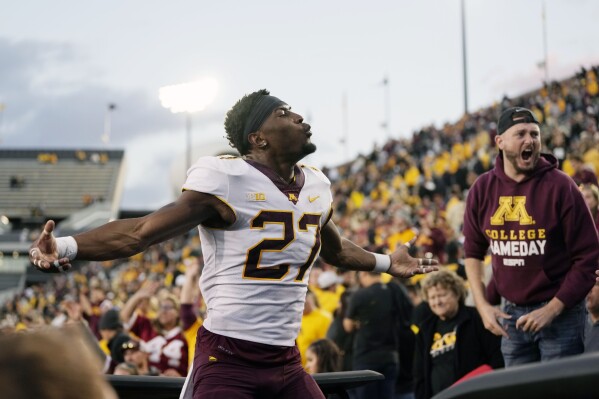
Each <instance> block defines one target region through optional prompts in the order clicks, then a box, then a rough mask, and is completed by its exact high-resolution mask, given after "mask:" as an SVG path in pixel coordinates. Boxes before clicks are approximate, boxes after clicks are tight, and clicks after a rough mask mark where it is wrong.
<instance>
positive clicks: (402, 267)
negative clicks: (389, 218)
mask: <svg viewBox="0 0 599 399" xmlns="http://www.w3.org/2000/svg"><path fill="white" fill-rule="evenodd" d="M415 241H416V238H413V239H412V240H410V242H408V243H406V244H404V245H401V246H400V247H399V248H398V249H397V250H395V252H393V253H392V254H391V267H390V268H389V271H388V273H389V274H391V275H392V276H395V277H401V278H410V277H412V276H414V275H416V274H426V273H430V272H434V271H437V270H439V268H438V267H437V265H438V264H439V261H437V260H436V259H432V258H412V257H411V256H410V254H409V253H408V250H409V248H410V246H412V244H413V243H414V242H415Z"/></svg>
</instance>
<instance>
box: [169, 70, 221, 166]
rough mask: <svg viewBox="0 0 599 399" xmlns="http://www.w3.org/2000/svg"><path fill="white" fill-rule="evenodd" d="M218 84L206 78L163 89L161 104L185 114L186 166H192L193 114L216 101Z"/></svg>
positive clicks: (173, 111) (175, 111) (175, 112)
mask: <svg viewBox="0 0 599 399" xmlns="http://www.w3.org/2000/svg"><path fill="white" fill-rule="evenodd" d="M217 91H218V83H217V81H216V80H215V79H214V78H204V79H200V80H196V81H193V82H188V83H181V84H175V85H170V86H164V87H161V88H160V90H159V98H160V103H161V104H162V106H163V107H164V108H168V109H170V111H171V112H172V113H174V114H178V113H181V112H185V132H186V147H185V149H186V166H187V169H189V167H190V166H191V114H193V113H195V112H200V111H203V110H204V109H205V108H206V107H207V106H208V105H210V104H211V103H212V101H214V98H215V97H216V93H217Z"/></svg>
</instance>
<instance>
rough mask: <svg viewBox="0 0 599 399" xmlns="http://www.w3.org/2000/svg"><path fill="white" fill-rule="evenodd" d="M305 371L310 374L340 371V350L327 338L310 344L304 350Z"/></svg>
mask: <svg viewBox="0 0 599 399" xmlns="http://www.w3.org/2000/svg"><path fill="white" fill-rule="evenodd" d="M306 371H307V372H308V373H310V374H316V373H331V372H335V371H341V351H340V350H339V347H338V346H337V344H335V343H334V342H333V341H331V340H330V339H327V338H323V339H319V340H316V341H314V342H312V343H311V344H310V346H308V349H307V350H306Z"/></svg>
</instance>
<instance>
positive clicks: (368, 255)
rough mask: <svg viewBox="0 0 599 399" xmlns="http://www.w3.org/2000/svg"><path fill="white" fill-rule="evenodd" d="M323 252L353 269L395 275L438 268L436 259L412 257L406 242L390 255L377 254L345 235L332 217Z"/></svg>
mask: <svg viewBox="0 0 599 399" xmlns="http://www.w3.org/2000/svg"><path fill="white" fill-rule="evenodd" d="M321 237H322V248H321V252H320V255H321V256H322V257H323V258H324V260H325V261H326V262H327V263H330V264H332V265H335V266H337V267H342V268H345V269H350V270H361V271H378V272H386V273H389V274H391V275H393V276H395V277H402V278H407V277H411V276H413V275H415V274H424V273H430V272H432V271H435V270H438V268H437V266H436V265H437V264H438V261H437V260H435V259H423V258H413V257H411V256H410V255H409V254H408V246H409V245H411V243H412V242H413V241H414V240H412V241H411V242H410V243H408V244H407V245H402V246H400V247H399V248H398V249H397V250H396V251H395V252H393V253H392V254H391V255H382V254H374V253H372V252H369V251H366V250H365V249H363V248H361V247H359V246H357V245H356V244H354V243H353V242H351V241H350V240H347V239H345V238H342V237H341V235H340V234H339V231H338V230H337V226H335V224H334V223H333V221H332V220H329V222H328V223H327V224H326V225H325V226H324V227H323V228H322V232H321Z"/></svg>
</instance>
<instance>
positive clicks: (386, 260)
mask: <svg viewBox="0 0 599 399" xmlns="http://www.w3.org/2000/svg"><path fill="white" fill-rule="evenodd" d="M371 254H373V255H374V259H375V263H374V269H372V271H373V272H376V273H387V272H388V271H389V269H390V268H391V256H390V255H383V254H375V253H374V252H371Z"/></svg>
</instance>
